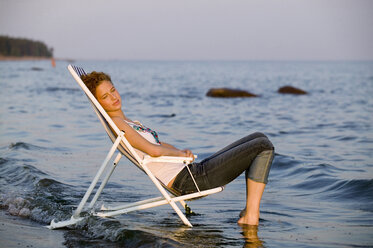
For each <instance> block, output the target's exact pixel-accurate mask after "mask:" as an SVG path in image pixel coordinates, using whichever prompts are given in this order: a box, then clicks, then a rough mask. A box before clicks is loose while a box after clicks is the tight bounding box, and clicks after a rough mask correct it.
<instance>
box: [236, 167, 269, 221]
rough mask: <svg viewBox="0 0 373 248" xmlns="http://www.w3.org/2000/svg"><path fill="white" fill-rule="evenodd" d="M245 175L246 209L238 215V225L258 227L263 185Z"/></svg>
mask: <svg viewBox="0 0 373 248" xmlns="http://www.w3.org/2000/svg"><path fill="white" fill-rule="evenodd" d="M245 174H246V207H245V209H244V210H243V211H242V212H241V214H240V219H239V220H238V222H237V223H238V224H245V225H258V224H259V215H260V211H259V209H260V200H261V199H262V195H263V192H264V188H265V186H266V185H265V184H264V183H259V182H255V181H253V180H251V179H250V178H248V177H247V174H248V173H245Z"/></svg>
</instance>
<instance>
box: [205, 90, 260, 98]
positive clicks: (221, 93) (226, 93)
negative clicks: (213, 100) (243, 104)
mask: <svg viewBox="0 0 373 248" xmlns="http://www.w3.org/2000/svg"><path fill="white" fill-rule="evenodd" d="M206 96H209V97H257V95H255V94H252V93H250V92H247V91H245V90H237V89H229V88H212V89H210V90H209V91H208V92H207V93H206Z"/></svg>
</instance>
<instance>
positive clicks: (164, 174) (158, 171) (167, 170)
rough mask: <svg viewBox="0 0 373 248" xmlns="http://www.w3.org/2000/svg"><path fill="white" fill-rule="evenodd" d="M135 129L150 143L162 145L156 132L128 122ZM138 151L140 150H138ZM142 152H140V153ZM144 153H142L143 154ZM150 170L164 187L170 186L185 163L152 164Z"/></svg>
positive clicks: (149, 165)
mask: <svg viewBox="0 0 373 248" xmlns="http://www.w3.org/2000/svg"><path fill="white" fill-rule="evenodd" d="M126 122H127V123H128V125H130V126H131V127H132V128H133V129H135V130H136V131H137V132H138V133H139V134H140V135H141V136H142V137H144V138H145V139H146V140H148V141H149V142H150V143H153V144H156V145H160V142H159V140H158V135H157V133H156V132H155V131H153V130H151V129H150V128H147V127H145V126H142V125H139V124H136V123H133V122H128V121H126ZM137 151H138V150H137ZM138 152H140V151H138ZM141 153H142V152H141ZM147 166H148V168H149V170H150V171H151V172H152V173H153V175H154V176H155V177H156V178H157V179H158V180H159V181H161V182H162V183H163V184H164V185H168V184H169V182H170V181H171V180H172V179H173V178H174V177H176V176H177V174H179V172H180V171H181V170H182V169H183V168H184V166H185V165H184V163H170V162H167V163H164V162H151V163H148V164H147Z"/></svg>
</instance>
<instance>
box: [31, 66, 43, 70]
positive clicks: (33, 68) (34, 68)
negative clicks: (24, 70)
mask: <svg viewBox="0 0 373 248" xmlns="http://www.w3.org/2000/svg"><path fill="white" fill-rule="evenodd" d="M31 70H33V71H42V70H43V68H40V67H32V68H31Z"/></svg>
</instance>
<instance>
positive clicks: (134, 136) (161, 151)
mask: <svg viewBox="0 0 373 248" xmlns="http://www.w3.org/2000/svg"><path fill="white" fill-rule="evenodd" d="M82 80H83V81H84V83H85V84H86V85H87V87H88V88H89V90H90V91H91V92H92V94H93V95H94V96H95V97H96V98H97V100H98V102H99V103H100V104H101V105H102V107H103V108H104V109H105V110H106V112H107V113H108V115H109V116H110V117H111V118H112V120H113V121H114V123H115V124H116V125H117V126H118V128H119V129H120V130H123V131H124V132H125V137H126V139H127V140H128V141H129V143H130V144H131V145H132V146H133V147H134V148H136V149H138V150H140V151H142V152H144V153H146V154H148V155H150V156H152V157H158V156H180V157H191V158H193V159H194V155H193V153H192V152H191V151H190V150H188V149H184V150H180V149H177V148H176V147H174V146H172V145H170V144H167V143H164V142H160V141H159V139H158V135H157V133H156V132H154V131H153V130H151V129H149V128H147V127H144V126H143V125H142V124H141V123H139V122H137V121H132V120H130V119H129V118H128V117H127V116H125V114H124V113H123V111H122V108H121V107H122V99H121V97H120V95H119V93H118V91H117V90H116V89H115V87H114V85H113V84H112V82H111V78H110V76H109V75H107V74H105V73H102V72H92V73H90V74H88V75H84V76H82ZM273 156H274V147H273V145H272V143H271V142H270V141H269V140H268V138H267V137H266V136H265V135H264V134H261V133H253V134H250V135H248V136H246V137H244V138H242V139H240V140H238V141H236V142H234V143H232V144H231V145H229V146H227V147H225V148H223V149H222V150H220V151H218V152H217V153H215V154H213V155H211V156H210V157H208V158H206V159H204V160H203V161H201V162H199V163H196V162H193V163H191V164H189V165H188V166H189V168H190V170H191V172H192V174H193V176H194V178H195V180H196V182H197V185H198V187H199V189H200V190H206V189H210V188H215V187H219V186H224V185H226V184H227V183H229V182H231V181H233V180H234V179H235V178H237V177H238V176H239V175H240V174H241V173H242V172H243V171H245V176H246V207H245V209H244V210H242V211H241V214H240V218H239V220H238V223H239V224H245V225H258V224H259V207H260V200H261V198H262V195H263V192H264V188H265V185H266V183H267V179H268V174H269V170H270V167H271V164H272V160H273ZM149 169H150V170H151V171H152V172H153V173H154V175H155V176H156V177H157V178H158V179H159V180H161V181H162V182H163V183H164V184H165V185H167V186H168V187H170V188H172V189H173V190H175V191H176V192H178V193H179V194H188V193H192V192H196V191H197V189H196V187H195V184H194V182H193V180H192V178H191V176H190V174H189V172H188V170H187V168H185V167H184V166H183V165H174V166H167V165H166V166H158V167H156V168H149Z"/></svg>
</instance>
